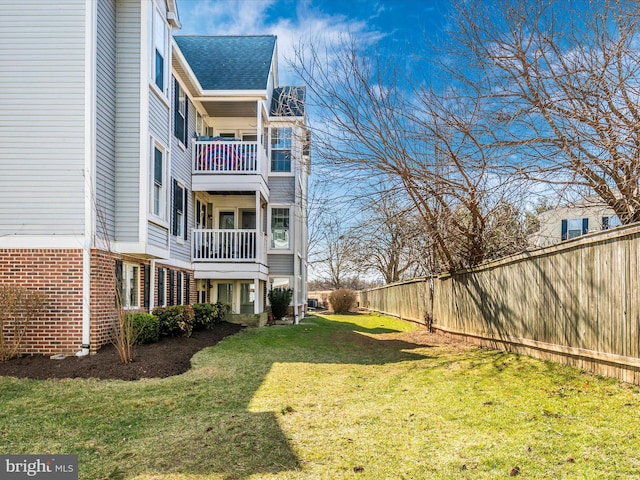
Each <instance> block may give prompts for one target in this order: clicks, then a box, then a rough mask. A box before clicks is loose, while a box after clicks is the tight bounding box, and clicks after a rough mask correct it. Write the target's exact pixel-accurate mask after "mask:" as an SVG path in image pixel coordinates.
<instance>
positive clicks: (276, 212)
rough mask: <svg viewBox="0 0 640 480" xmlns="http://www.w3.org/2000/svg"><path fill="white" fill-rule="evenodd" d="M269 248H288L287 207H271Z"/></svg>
mask: <svg viewBox="0 0 640 480" xmlns="http://www.w3.org/2000/svg"><path fill="white" fill-rule="evenodd" d="M271 248H273V249H283V250H286V249H289V209H288V208H272V209H271Z"/></svg>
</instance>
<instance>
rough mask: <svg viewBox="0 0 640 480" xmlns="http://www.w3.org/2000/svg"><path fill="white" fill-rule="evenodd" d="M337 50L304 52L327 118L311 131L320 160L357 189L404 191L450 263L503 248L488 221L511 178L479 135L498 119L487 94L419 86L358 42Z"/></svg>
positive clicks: (300, 59) (304, 74) (302, 71)
mask: <svg viewBox="0 0 640 480" xmlns="http://www.w3.org/2000/svg"><path fill="white" fill-rule="evenodd" d="M339 50H340V52H341V54H340V55H324V53H323V54H321V52H319V50H318V49H317V48H314V47H313V46H309V47H307V48H302V47H301V48H300V49H299V50H298V53H297V61H296V68H297V70H298V74H299V75H300V77H301V78H304V79H305V80H306V81H307V87H308V90H309V92H310V93H311V94H312V95H313V99H314V101H313V102H311V103H313V104H314V105H315V107H316V109H317V112H318V113H319V116H320V117H321V118H320V120H319V121H317V122H316V123H315V126H314V128H315V132H316V135H315V139H316V142H315V145H316V146H317V148H316V151H317V152H318V154H319V155H320V156H321V157H322V159H323V160H324V161H325V162H327V163H328V164H330V165H332V166H334V168H336V169H339V171H340V173H341V175H342V178H343V179H345V180H348V181H351V182H353V181H354V180H355V181H356V182H357V185H358V186H359V187H360V188H362V187H363V186H366V187H368V188H370V189H373V190H375V189H377V188H378V187H380V186H381V185H385V186H387V187H386V188H388V189H389V193H396V192H398V191H401V192H402V193H403V194H404V195H405V196H406V197H407V198H408V199H409V200H410V202H411V204H412V206H413V208H414V209H415V211H416V212H417V213H418V214H419V216H420V218H421V219H422V225H423V227H424V229H425V231H426V235H427V236H428V238H429V239H430V243H431V245H432V246H433V249H434V251H435V254H436V257H437V259H438V262H439V264H440V265H442V266H443V268H445V269H447V270H453V269H456V268H460V267H467V266H472V265H477V264H478V263H481V262H482V261H484V260H486V259H487V253H488V252H489V251H492V252H493V251H495V250H496V249H497V250H500V248H496V246H495V245H489V244H488V241H489V237H487V233H488V231H489V230H488V226H489V225H488V222H487V220H488V216H489V215H490V214H491V212H492V211H493V210H494V207H495V206H496V205H500V204H504V202H505V199H504V198H503V197H502V195H503V194H502V190H501V188H500V187H501V186H502V185H503V184H504V183H506V182H507V181H508V180H509V179H508V178H506V177H504V176H501V175H499V174H497V173H495V172H494V171H493V170H492V168H491V167H492V165H493V164H494V163H496V159H495V158H494V156H495V155H496V154H497V153H498V151H497V150H495V149H493V147H492V146H491V145H490V146H487V145H486V143H485V142H483V141H482V140H483V138H485V137H486V136H487V135H488V132H490V131H491V124H490V123H489V122H488V121H487V119H491V118H492V117H490V116H489V115H485V109H486V105H485V104H484V103H483V101H484V98H482V97H480V96H477V95H473V94H472V95H469V94H468V93H464V94H462V93H460V92H458V91H456V90H449V91H446V92H444V94H436V93H435V92H434V91H433V90H430V89H426V88H420V87H416V86H414V85H412V84H411V83H410V82H407V81H405V80H404V79H401V78H399V76H398V75H397V69H396V67H395V65H394V63H393V59H387V60H385V61H382V60H381V57H380V56H378V55H372V54H368V53H366V52H363V51H362V50H360V49H359V48H358V44H357V42H356V41H355V40H354V39H353V38H351V39H349V40H347V41H345V42H343V43H342V44H340V45H339ZM325 58H330V59H331V61H325V60H324V59H325ZM472 93H473V92H472ZM351 185H354V183H351ZM352 188H353V187H352ZM504 191H506V190H504ZM511 246H512V245H511V244H509V248H511ZM503 253H511V251H504V252H503Z"/></svg>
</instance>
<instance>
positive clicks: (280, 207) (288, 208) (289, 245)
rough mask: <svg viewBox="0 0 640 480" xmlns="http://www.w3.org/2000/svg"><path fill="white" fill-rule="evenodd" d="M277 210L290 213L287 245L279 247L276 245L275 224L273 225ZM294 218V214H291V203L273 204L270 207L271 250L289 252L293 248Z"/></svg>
mask: <svg viewBox="0 0 640 480" xmlns="http://www.w3.org/2000/svg"><path fill="white" fill-rule="evenodd" d="M275 210H286V211H287V212H288V213H289V215H288V220H289V222H288V225H287V246H286V247H277V246H276V245H275V239H274V235H273V232H274V225H273V220H274V211H275ZM292 219H293V216H292V215H291V206H289V205H273V206H272V207H271V208H270V209H269V249H270V250H276V251H279V252H288V251H291V250H292V248H293V245H292V235H291V234H292V233H293V230H292V228H291V227H292Z"/></svg>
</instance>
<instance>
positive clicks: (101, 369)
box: [0, 322, 243, 380]
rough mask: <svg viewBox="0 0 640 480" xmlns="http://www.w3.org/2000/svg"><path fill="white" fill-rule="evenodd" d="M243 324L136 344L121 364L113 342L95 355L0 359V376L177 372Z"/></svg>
mask: <svg viewBox="0 0 640 480" xmlns="http://www.w3.org/2000/svg"><path fill="white" fill-rule="evenodd" d="M242 328H243V327H242V326H240V325H235V324H232V323H227V322H222V323H219V324H217V325H215V326H214V327H213V328H212V329H211V330H197V331H194V332H193V334H192V335H191V337H189V338H181V337H174V338H164V339H162V340H161V341H160V342H158V343H152V344H149V345H137V346H136V347H135V358H134V361H133V362H132V363H129V364H127V365H123V364H122V363H121V362H120V358H119V357H118V352H117V351H116V349H115V348H114V347H113V345H105V346H103V347H102V348H101V349H100V350H98V353H96V354H95V355H88V356H86V357H67V358H65V359H64V360H52V359H50V358H49V357H44V356H41V355H33V356H26V357H21V358H16V359H13V360H9V361H7V362H0V376H8V377H18V378H37V379H46V378H100V379H117V380H138V379H140V378H165V377H171V376H173V375H179V374H181V373H184V372H186V371H187V370H189V368H191V357H192V356H193V355H194V354H195V353H196V352H197V351H198V350H201V349H203V348H205V347H209V346H211V345H215V344H216V343H218V342H219V341H220V340H222V339H223V338H224V337H228V336H229V335H233V334H235V333H237V332H238V331H240V330H241V329H242Z"/></svg>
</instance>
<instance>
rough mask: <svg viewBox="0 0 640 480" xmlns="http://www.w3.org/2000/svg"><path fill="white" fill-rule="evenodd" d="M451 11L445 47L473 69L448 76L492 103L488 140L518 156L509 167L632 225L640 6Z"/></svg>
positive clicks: (547, 4) (542, 2)
mask: <svg viewBox="0 0 640 480" xmlns="http://www.w3.org/2000/svg"><path fill="white" fill-rule="evenodd" d="M456 10H457V13H456V16H455V23H456V27H455V28H453V29H452V30H453V31H454V32H455V35H454V37H453V40H452V42H451V44H452V45H456V46H458V47H462V50H460V51H458V53H460V54H461V57H460V58H461V59H463V60H462V61H464V62H465V65H469V64H470V63H471V64H474V65H475V67H477V68H473V69H471V68H464V69H458V70H457V72H458V73H460V72H461V73H463V75H464V76H465V77H466V78H465V79H466V81H467V84H468V85H474V86H475V88H482V89H484V92H483V94H484V95H486V96H487V97H489V98H491V100H492V101H493V102H494V106H495V113H497V117H498V118H499V120H500V121H501V127H500V128H496V129H495V130H494V134H495V135H496V136H495V140H496V144H497V145H501V146H503V147H509V148H513V149H514V152H517V156H518V158H519V159H520V164H518V165H513V166H514V167H517V168H520V169H521V171H522V172H525V173H526V174H527V175H528V176H529V177H531V178H535V179H539V180H543V181H545V182H549V183H553V184H559V185H565V186H571V187H578V188H581V189H582V190H583V191H584V192H585V194H586V195H589V194H592V193H593V192H595V193H596V194H597V195H598V196H599V197H600V198H601V199H602V200H603V201H604V202H605V203H606V204H607V205H608V206H610V207H611V208H612V209H613V210H614V211H615V212H616V214H617V215H618V217H619V219H620V221H621V222H622V223H623V224H627V223H630V222H636V221H640V195H639V193H640V192H639V190H638V188H639V180H640V128H639V127H640V108H639V107H638V105H639V102H640V50H639V49H638V41H639V40H640V36H639V33H640V5H639V4H638V3H637V2H632V1H624V0H592V1H588V2H587V1H585V2H570V1H567V2H554V1H551V0H532V1H529V0H527V1H525V0H517V1H513V0H500V1H498V2H491V4H488V2H485V1H480V0H475V1H474V0H472V1H467V0H464V1H463V0H460V1H456ZM451 65H453V63H452V64H451ZM458 66H459V64H458Z"/></svg>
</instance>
